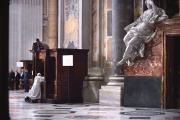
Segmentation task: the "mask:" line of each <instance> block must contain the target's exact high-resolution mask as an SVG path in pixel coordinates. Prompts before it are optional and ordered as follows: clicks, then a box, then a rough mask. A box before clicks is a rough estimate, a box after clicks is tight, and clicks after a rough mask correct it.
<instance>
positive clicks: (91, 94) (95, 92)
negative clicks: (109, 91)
mask: <svg viewBox="0 0 180 120" xmlns="http://www.w3.org/2000/svg"><path fill="white" fill-rule="evenodd" d="M102 80H103V77H92V76H91V77H87V78H86V80H85V81H84V82H83V102H84V103H98V102H99V89H100V88H101V85H102V82H103V81H102Z"/></svg>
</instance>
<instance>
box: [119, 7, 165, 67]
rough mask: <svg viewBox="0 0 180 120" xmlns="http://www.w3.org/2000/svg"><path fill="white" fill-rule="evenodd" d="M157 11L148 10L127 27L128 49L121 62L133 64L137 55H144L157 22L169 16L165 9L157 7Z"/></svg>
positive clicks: (126, 41) (125, 39) (153, 34)
mask: <svg viewBox="0 0 180 120" xmlns="http://www.w3.org/2000/svg"><path fill="white" fill-rule="evenodd" d="M155 11H156V12H155ZM155 11H154V10H153V9H148V10H146V11H145V12H144V13H143V14H142V15H141V16H140V17H139V18H138V19H137V20H136V21H135V22H133V23H131V24H130V25H128V26H126V27H125V30H126V31H127V34H126V35H125V37H124V43H125V45H126V50H125V52H124V55H123V59H122V60H121V61H120V63H121V64H123V63H124V62H127V63H128V65H131V64H132V63H133V61H134V59H135V58H136V57H137V56H140V57H144V49H145V43H148V42H150V41H151V40H152V38H153V37H154V36H155V33H156V26H155V24H156V23H157V22H160V21H162V20H164V19H167V18H168V16H167V15H166V14H165V12H164V10H163V9H161V8H158V7H156V10H155Z"/></svg>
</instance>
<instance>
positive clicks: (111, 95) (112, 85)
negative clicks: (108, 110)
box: [99, 76, 124, 106]
mask: <svg viewBox="0 0 180 120" xmlns="http://www.w3.org/2000/svg"><path fill="white" fill-rule="evenodd" d="M109 79H110V82H109V83H108V85H105V86H101V89H100V91H99V103H100V104H102V105H110V106H122V104H123V102H122V101H123V93H124V92H123V91H124V81H123V80H124V78H123V77H121V76H111V77H109Z"/></svg>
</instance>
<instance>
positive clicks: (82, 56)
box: [33, 49, 88, 103]
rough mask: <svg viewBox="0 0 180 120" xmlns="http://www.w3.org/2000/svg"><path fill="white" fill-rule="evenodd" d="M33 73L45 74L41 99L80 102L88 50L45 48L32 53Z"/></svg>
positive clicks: (58, 101) (86, 68)
mask: <svg viewBox="0 0 180 120" xmlns="http://www.w3.org/2000/svg"><path fill="white" fill-rule="evenodd" d="M33 61H34V73H35V74H37V73H39V72H40V73H41V74H42V75H43V76H45V80H46V82H45V85H44V91H43V92H44V94H43V96H42V97H43V99H44V101H45V102H51V103H66V102H70V103H79V102H82V101H83V99H82V88H83V80H84V77H85V76H86V75H87V73H88V50H84V49H47V50H42V51H40V52H37V53H34V57H33Z"/></svg>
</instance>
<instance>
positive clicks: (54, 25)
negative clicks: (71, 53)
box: [48, 0, 58, 48]
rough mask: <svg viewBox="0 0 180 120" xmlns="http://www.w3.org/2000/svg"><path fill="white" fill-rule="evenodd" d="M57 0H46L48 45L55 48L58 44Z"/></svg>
mask: <svg viewBox="0 0 180 120" xmlns="http://www.w3.org/2000/svg"><path fill="white" fill-rule="evenodd" d="M57 41H58V0H48V45H49V47H50V48H57V46H58V44H57Z"/></svg>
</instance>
